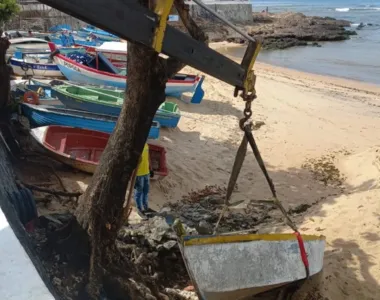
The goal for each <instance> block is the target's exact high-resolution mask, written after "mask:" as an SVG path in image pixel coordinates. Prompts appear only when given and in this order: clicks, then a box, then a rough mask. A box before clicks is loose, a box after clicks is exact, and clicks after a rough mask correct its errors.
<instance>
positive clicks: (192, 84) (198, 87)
mask: <svg viewBox="0 0 380 300" xmlns="http://www.w3.org/2000/svg"><path fill="white" fill-rule="evenodd" d="M49 47H50V50H51V52H52V53H54V62H55V63H56V64H57V66H58V68H59V69H60V70H61V72H62V74H64V75H65V77H66V78H67V79H68V80H69V81H72V82H79V83H84V84H91V85H98V86H111V87H117V88H121V89H126V88H127V76H126V74H123V72H121V71H120V70H119V69H117V68H116V67H115V66H114V65H113V64H112V63H111V62H110V61H109V60H108V59H107V58H106V57H105V56H104V55H103V54H102V53H101V52H99V53H97V55H96V57H89V58H86V57H83V58H84V61H83V60H81V61H80V62H78V61H76V60H74V59H70V58H69V57H67V56H65V55H63V54H60V53H58V52H59V51H57V50H58V49H57V47H56V46H55V45H54V44H53V43H49ZM124 73H125V72H124ZM203 81H204V76H201V77H200V76H195V75H187V74H176V75H175V76H174V77H173V78H170V79H169V80H168V82H167V84H166V90H165V93H166V95H167V96H172V97H177V98H181V96H182V94H183V93H187V92H189V93H192V94H193V95H192V97H191V100H190V103H200V102H201V101H202V99H203V96H204V91H203V89H202V84H203Z"/></svg>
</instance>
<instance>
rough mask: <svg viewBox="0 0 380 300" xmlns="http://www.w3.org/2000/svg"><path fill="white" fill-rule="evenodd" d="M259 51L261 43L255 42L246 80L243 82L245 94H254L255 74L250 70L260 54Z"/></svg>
mask: <svg viewBox="0 0 380 300" xmlns="http://www.w3.org/2000/svg"><path fill="white" fill-rule="evenodd" d="M260 50H261V41H257V46H256V49H255V53H254V54H253V56H252V59H251V61H250V63H249V66H248V73H247V78H246V79H245V81H244V90H245V91H246V92H255V79H254V77H255V73H254V72H253V70H252V68H253V65H254V64H255V62H256V59H257V56H258V55H259V53H260Z"/></svg>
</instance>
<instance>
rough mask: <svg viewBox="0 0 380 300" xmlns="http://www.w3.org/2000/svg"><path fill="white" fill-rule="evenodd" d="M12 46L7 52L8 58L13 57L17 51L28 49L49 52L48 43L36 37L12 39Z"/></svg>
mask: <svg viewBox="0 0 380 300" xmlns="http://www.w3.org/2000/svg"><path fill="white" fill-rule="evenodd" d="M9 42H10V43H11V45H10V46H9V49H8V51H7V55H8V56H12V55H13V53H14V52H15V51H16V50H17V49H23V48H26V49H28V50H49V45H48V42H47V41H46V40H44V39H39V38H34V37H22V38H15V39H10V40H9Z"/></svg>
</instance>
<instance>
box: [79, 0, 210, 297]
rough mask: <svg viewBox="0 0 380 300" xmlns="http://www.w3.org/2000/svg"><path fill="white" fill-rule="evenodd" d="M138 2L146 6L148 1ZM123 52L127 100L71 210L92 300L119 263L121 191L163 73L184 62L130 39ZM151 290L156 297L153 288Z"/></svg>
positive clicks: (179, 2) (160, 98) (160, 93)
mask: <svg viewBox="0 0 380 300" xmlns="http://www.w3.org/2000/svg"><path fill="white" fill-rule="evenodd" d="M143 1H144V5H146V6H147V5H148V3H147V2H145V0H143ZM177 6H178V8H177V9H179V10H180V11H183V13H182V14H183V15H184V16H186V20H189V18H190V17H189V16H188V12H186V11H184V4H183V0H176V7H177ZM186 23H189V22H188V21H186ZM185 25H186V24H185ZM188 29H189V32H190V34H191V35H192V36H193V37H195V38H197V39H199V37H203V39H204V40H206V38H205V35H204V34H200V32H201V30H200V29H199V28H198V27H197V26H196V24H195V23H194V22H193V23H192V24H191V25H190V27H189V28H188ZM127 55H128V56H127V68H128V89H127V92H126V98H125V101H124V104H123V107H122V110H121V113H120V116H119V119H118V121H117V124H116V127H115V130H114V132H113V134H112V135H111V137H110V139H109V142H108V144H107V146H106V148H105V150H104V152H103V155H102V157H101V160H100V162H99V166H98V168H97V170H96V172H95V174H94V176H93V179H92V181H91V183H90V185H89V186H88V188H87V190H86V192H85V194H84V195H83V196H82V198H81V199H80V201H79V206H78V208H77V211H76V213H75V215H76V217H77V220H78V222H79V223H80V224H81V225H82V227H83V228H84V229H85V230H87V231H88V233H89V235H90V241H91V258H90V278H89V285H88V289H87V291H88V294H89V296H90V297H91V298H92V299H99V293H100V288H101V285H102V283H104V280H103V277H104V276H106V274H107V273H108V271H107V270H106V269H107V268H108V270H109V264H110V262H112V261H113V262H115V261H118V258H117V257H119V253H118V251H117V249H116V246H115V240H116V237H117V231H118V229H119V228H120V226H121V224H120V223H121V220H122V214H123V204H124V199H125V194H126V189H127V186H128V182H129V179H130V177H131V175H132V173H133V170H134V169H135V168H136V167H137V163H138V160H139V157H140V155H141V152H142V149H143V147H144V144H145V142H146V140H147V137H148V133H149V130H150V127H151V125H152V121H153V117H154V115H155V113H156V111H157V109H158V107H159V105H160V104H161V103H163V102H164V101H165V86H166V82H167V80H168V77H171V76H172V75H174V74H175V73H176V72H178V71H179V70H180V69H181V68H182V67H183V66H184V65H183V64H182V63H180V62H178V61H176V60H175V59H168V60H165V59H163V58H161V57H159V56H158V54H157V53H155V52H154V51H153V50H151V49H149V48H147V47H145V46H142V45H138V44H135V43H129V44H128V54H127ZM113 255H114V256H115V258H113V257H112V256H113ZM107 264H108V265H107ZM106 277H107V276H106ZM131 287H132V285H129V286H127V287H126V288H127V289H128V288H129V293H130V294H133V300H135V299H136V300H137V299H138V296H137V294H136V293H137V292H136V290H133V291H132V290H131ZM154 294H156V295H157V291H156V292H154ZM144 297H145V298H144ZM141 299H147V297H146V295H143V294H141Z"/></svg>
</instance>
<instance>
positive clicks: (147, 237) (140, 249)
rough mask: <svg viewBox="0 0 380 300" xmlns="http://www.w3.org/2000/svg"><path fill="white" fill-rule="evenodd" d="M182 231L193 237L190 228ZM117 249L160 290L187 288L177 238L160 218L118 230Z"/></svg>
mask: <svg viewBox="0 0 380 300" xmlns="http://www.w3.org/2000/svg"><path fill="white" fill-rule="evenodd" d="M185 229H186V231H187V232H189V233H190V234H196V231H195V230H194V229H192V228H189V227H187V226H186V228H185ZM117 246H118V248H119V249H120V250H121V251H122V252H123V254H125V255H126V256H127V257H128V258H129V259H130V260H131V261H132V262H133V263H134V264H135V265H136V266H137V267H138V269H139V270H140V272H141V274H142V275H144V276H149V277H151V278H152V279H154V280H155V282H156V283H158V284H159V285H161V286H162V287H171V288H180V289H183V288H184V287H186V286H188V285H191V282H190V278H189V276H188V274H187V271H186V267H185V264H184V262H183V259H182V256H181V252H180V249H179V247H178V243H177V235H176V233H175V232H174V230H173V229H172V228H171V227H170V226H169V224H168V222H167V220H166V219H165V218H164V217H161V216H156V217H154V218H151V219H148V220H146V221H143V222H141V223H139V224H135V225H129V226H128V227H123V228H121V229H120V231H119V235H118V243H117Z"/></svg>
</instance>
